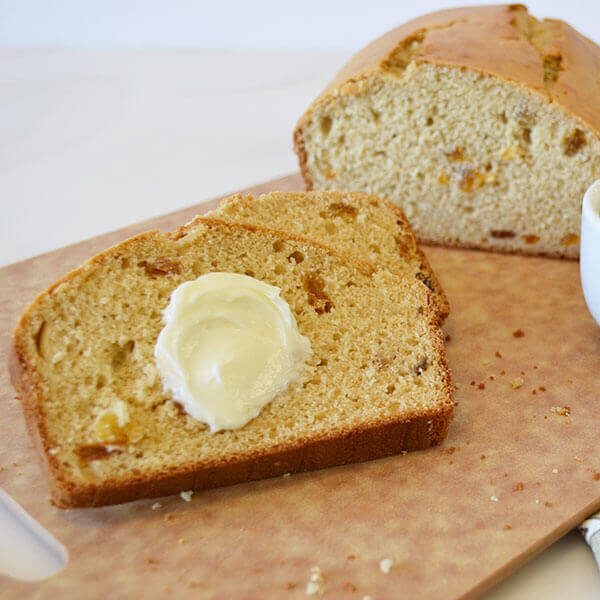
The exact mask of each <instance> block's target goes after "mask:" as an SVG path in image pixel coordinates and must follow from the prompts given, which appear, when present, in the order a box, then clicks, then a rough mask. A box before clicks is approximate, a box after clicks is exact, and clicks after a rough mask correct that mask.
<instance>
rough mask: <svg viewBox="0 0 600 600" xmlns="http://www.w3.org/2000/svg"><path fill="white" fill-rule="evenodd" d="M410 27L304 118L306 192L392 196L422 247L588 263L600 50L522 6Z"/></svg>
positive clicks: (599, 160) (596, 172) (597, 172)
mask: <svg viewBox="0 0 600 600" xmlns="http://www.w3.org/2000/svg"><path fill="white" fill-rule="evenodd" d="M410 27H411V24H407V25H406V26H404V27H401V28H399V29H398V37H397V38H395V42H396V43H395V45H394V44H392V43H391V40H392V39H394V37H393V32H391V33H390V34H388V36H384V38H381V40H379V41H378V42H374V44H373V45H372V46H371V47H369V48H368V49H365V51H364V53H363V54H359V55H358V56H357V58H356V60H355V63H356V67H355V68H354V67H353V64H354V63H350V64H349V65H348V67H346V68H345V69H344V71H343V74H344V75H343V77H341V78H338V79H337V80H336V82H335V84H334V85H333V86H332V87H331V88H329V89H328V91H327V92H326V93H324V94H323V96H322V97H321V98H320V99H319V100H318V101H317V102H315V104H314V105H313V106H312V107H311V108H310V109H309V111H308V112H307V113H306V114H305V116H304V117H303V118H302V120H301V121H300V123H299V125H298V128H297V130H296V132H295V136H294V137H295V142H296V151H297V153H298V157H299V160H300V166H301V169H302V172H303V175H304V178H305V180H306V182H307V185H308V187H310V188H319V189H337V190H353V191H358V190H360V191H363V192H368V193H373V194H377V195H381V196H383V197H385V198H387V199H388V200H390V201H392V202H394V203H395V204H397V205H398V206H399V207H400V208H401V209H402V210H403V211H404V212H405V214H406V215H407V217H408V219H409V220H410V222H411V224H412V225H413V227H414V229H415V232H416V234H417V237H418V238H419V239H420V240H422V241H425V242H429V243H437V244H444V245H452V246H464V247H473V248H483V249H488V250H496V251H504V252H518V253H525V254H533V255H546V256H555V257H564V258H577V257H578V255H579V230H580V212H581V202H582V198H583V194H584V193H585V190H586V189H587V187H588V186H589V185H591V183H593V182H594V181H595V180H596V179H598V178H600V142H599V139H598V134H597V130H596V129H594V127H593V125H591V123H594V122H595V121H596V120H597V117H596V116H595V115H596V114H597V113H598V111H597V110H596V111H590V106H595V105H596V103H597V102H598V99H597V94H596V95H595V96H596V97H595V98H592V97H591V96H590V97H589V98H588V97H587V96H586V94H587V92H585V89H587V88H589V85H587V83H585V82H586V81H587V80H588V78H589V76H590V74H589V73H588V72H587V71H585V69H588V68H589V69H592V71H593V70H594V69H595V70H596V71H597V58H599V57H600V49H599V48H598V47H597V46H595V45H594V44H592V43H591V42H590V41H589V40H586V39H585V38H583V37H582V36H580V35H579V34H577V32H575V31H574V30H572V29H571V28H569V27H568V26H567V25H565V24H564V23H561V22H560V21H551V20H546V21H537V20H536V19H535V18H533V17H532V16H531V15H529V14H528V13H527V11H526V9H525V8H524V7H522V6H513V5H511V6H498V7H477V8H475V7H474V8H472V9H467V8H465V9H456V10H453V11H444V12H442V13H435V14H433V15H428V16H425V17H422V18H421V19H418V20H417V21H415V25H414V27H415V29H413V30H412V31H411V29H410ZM378 53H379V54H378ZM374 56H378V57H379V60H377V59H373V57H374ZM367 58H369V60H367ZM367 63H368V65H369V66H367V67H365V64H367ZM593 72H594V71H593ZM578 78H579V79H578ZM577 81H580V83H581V85H580V86H579V87H577V88H574V84H575V82H577ZM574 89H575V91H573V90H574Z"/></svg>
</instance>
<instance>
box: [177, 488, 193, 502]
mask: <svg viewBox="0 0 600 600" xmlns="http://www.w3.org/2000/svg"><path fill="white" fill-rule="evenodd" d="M193 493H194V491H193V490H188V491H187V492H181V493H180V494H179V495H180V496H181V499H182V500H185V501H186V502H191V501H192V495H193Z"/></svg>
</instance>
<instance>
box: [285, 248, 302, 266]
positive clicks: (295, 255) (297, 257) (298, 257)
mask: <svg viewBox="0 0 600 600" xmlns="http://www.w3.org/2000/svg"><path fill="white" fill-rule="evenodd" d="M303 260H304V254H302V252H300V251H299V250H294V252H292V253H291V254H290V255H289V256H288V261H289V262H291V263H292V264H293V265H298V264H300V263H301V262H302V261H303Z"/></svg>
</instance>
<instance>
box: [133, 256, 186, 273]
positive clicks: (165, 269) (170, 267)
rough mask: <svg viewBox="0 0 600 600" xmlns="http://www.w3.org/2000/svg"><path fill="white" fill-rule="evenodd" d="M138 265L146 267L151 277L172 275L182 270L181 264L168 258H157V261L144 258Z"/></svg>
mask: <svg viewBox="0 0 600 600" xmlns="http://www.w3.org/2000/svg"><path fill="white" fill-rule="evenodd" d="M138 266H139V267H144V268H145V269H146V273H147V274H148V275H150V277H158V276H162V275H171V274H176V273H179V272H180V271H181V265H180V264H179V263H178V262H175V261H173V260H169V259H168V258H157V259H156V260H155V261H147V260H143V261H141V262H139V263H138Z"/></svg>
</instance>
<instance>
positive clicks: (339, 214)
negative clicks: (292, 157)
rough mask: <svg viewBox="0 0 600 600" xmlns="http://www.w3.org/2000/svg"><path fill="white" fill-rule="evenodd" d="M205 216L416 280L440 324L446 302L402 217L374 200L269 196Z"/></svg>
mask: <svg viewBox="0 0 600 600" xmlns="http://www.w3.org/2000/svg"><path fill="white" fill-rule="evenodd" d="M209 215H214V216H215V217H217V218H222V219H225V220H227V221H236V222H241V223H251V224H254V225H264V226H265V227H270V228H272V229H278V230H282V231H290V232H292V233H297V234H298V235H302V236H306V237H309V238H312V239H315V240H318V241H320V242H323V243H324V244H326V245H327V246H331V247H332V248H334V249H336V250H339V251H340V252H342V253H344V254H350V255H352V256H356V257H357V258H359V259H362V260H367V261H369V262H370V263H372V264H374V265H375V266H378V267H379V266H380V267H383V268H385V269H388V270H389V271H392V272H393V273H398V274H400V275H404V276H406V277H408V278H409V279H410V278H412V279H418V280H419V281H422V282H423V283H424V284H425V285H426V286H427V287H428V288H429V289H430V290H431V292H432V294H433V298H434V300H435V303H436V305H437V308H438V310H439V312H440V318H441V319H442V320H443V319H445V318H446V317H447V316H448V312H449V306H448V300H447V299H446V296H445V295H444V292H443V290H442V288H441V286H440V284H439V282H438V281H437V278H436V277H435V275H434V274H433V271H432V270H431V267H430V266H429V263H428V261H427V258H426V257H425V255H424V254H423V252H422V251H421V249H420V248H419V246H418V245H417V241H416V239H415V236H414V234H413V232H412V229H411V227H410V224H409V222H408V221H407V219H406V217H405V216H404V213H403V212H402V211H401V210H400V209H399V208H398V207H397V206H395V205H394V204H391V203H390V202H387V201H385V200H382V199H381V198H378V197H377V196H370V195H368V194H360V193H342V192H322V191H316V192H303V193H292V192H272V193H270V194H263V195H261V196H258V197H257V198H255V197H253V196H240V195H238V196H232V197H231V198H226V199H225V200H223V202H222V203H221V205H220V206H219V208H218V209H217V210H216V211H213V212H212V213H210V214H209Z"/></svg>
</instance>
